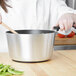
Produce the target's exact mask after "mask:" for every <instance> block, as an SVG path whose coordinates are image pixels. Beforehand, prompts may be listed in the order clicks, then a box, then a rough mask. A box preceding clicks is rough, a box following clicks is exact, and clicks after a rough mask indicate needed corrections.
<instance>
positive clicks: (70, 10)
mask: <svg viewBox="0 0 76 76" xmlns="http://www.w3.org/2000/svg"><path fill="white" fill-rule="evenodd" d="M62 9H63V8H62ZM58 12H59V13H58V19H59V18H60V17H61V16H62V15H64V14H67V13H76V11H74V10H73V9H72V8H69V7H68V8H67V7H65V9H64V10H63V11H58Z"/></svg>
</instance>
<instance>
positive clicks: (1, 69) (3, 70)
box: [0, 64, 23, 76]
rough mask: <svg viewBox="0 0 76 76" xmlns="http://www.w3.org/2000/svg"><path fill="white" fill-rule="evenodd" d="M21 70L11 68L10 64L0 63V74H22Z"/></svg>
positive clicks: (2, 75)
mask: <svg viewBox="0 0 76 76" xmlns="http://www.w3.org/2000/svg"><path fill="white" fill-rule="evenodd" d="M22 74H23V71H17V70H15V69H13V68H11V66H10V65H3V64H0V76H13V75H22Z"/></svg>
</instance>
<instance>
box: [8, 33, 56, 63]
mask: <svg viewBox="0 0 76 76" xmlns="http://www.w3.org/2000/svg"><path fill="white" fill-rule="evenodd" d="M54 34H55V33H45V34H12V33H7V41H8V48H9V55H10V57H11V59H13V60H15V61H23V62H38V61H45V60H49V59H51V56H52V52H53V44H54Z"/></svg>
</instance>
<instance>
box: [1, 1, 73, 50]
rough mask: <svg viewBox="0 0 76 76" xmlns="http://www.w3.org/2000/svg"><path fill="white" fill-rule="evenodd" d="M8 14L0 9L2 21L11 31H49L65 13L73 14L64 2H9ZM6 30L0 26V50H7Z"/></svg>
mask: <svg viewBox="0 0 76 76" xmlns="http://www.w3.org/2000/svg"><path fill="white" fill-rule="evenodd" d="M8 4H10V5H11V6H12V8H8V11H9V13H8V14H6V13H5V12H4V11H3V10H2V9H1V10H0V12H1V14H2V19H3V20H2V21H3V22H4V23H6V24H7V25H8V26H10V27H11V28H13V29H18V30H19V29H45V30H46V29H51V26H52V25H55V23H56V22H57V20H58V19H59V18H60V17H61V16H62V15H63V14H65V13H73V9H71V8H69V7H67V5H66V4H65V0H11V1H10V2H9V3H8ZM5 31H6V29H5V28H4V27H2V26H0V49H6V48H7V41H6V35H5Z"/></svg>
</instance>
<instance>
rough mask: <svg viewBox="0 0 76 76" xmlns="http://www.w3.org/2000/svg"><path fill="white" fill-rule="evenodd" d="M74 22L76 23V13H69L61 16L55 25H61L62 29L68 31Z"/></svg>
mask: <svg viewBox="0 0 76 76" xmlns="http://www.w3.org/2000/svg"><path fill="white" fill-rule="evenodd" d="M74 22H75V23H76V14H73V13H67V14H64V15H62V16H61V17H60V19H59V20H58V22H57V24H56V25H55V26H59V27H60V30H61V31H63V30H65V31H67V30H69V29H71V27H72V26H73V23H74ZM74 26H76V24H75V25H74Z"/></svg>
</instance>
